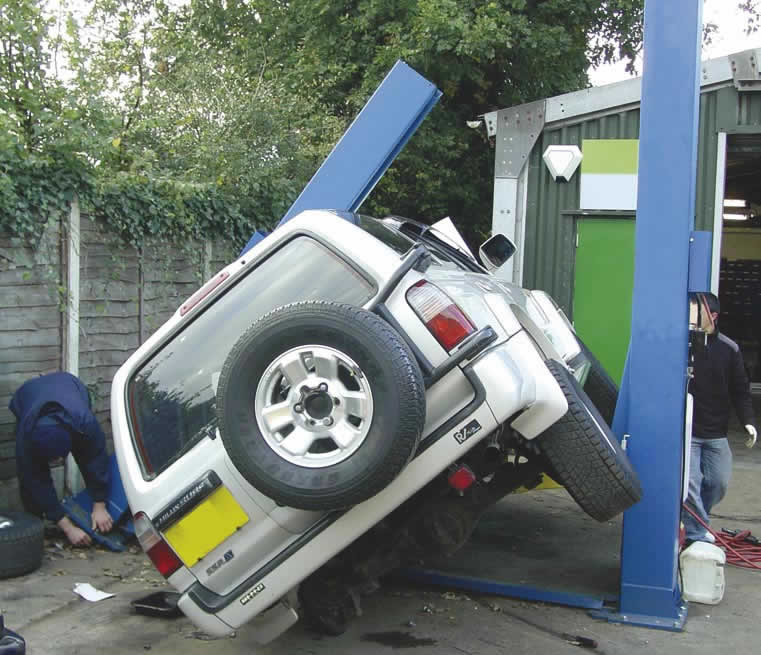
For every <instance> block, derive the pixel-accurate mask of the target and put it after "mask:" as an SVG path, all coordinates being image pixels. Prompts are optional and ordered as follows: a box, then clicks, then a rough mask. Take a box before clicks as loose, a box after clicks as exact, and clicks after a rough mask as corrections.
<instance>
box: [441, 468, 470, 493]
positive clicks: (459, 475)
mask: <svg viewBox="0 0 761 655" xmlns="http://www.w3.org/2000/svg"><path fill="white" fill-rule="evenodd" d="M447 481H448V482H449V486H450V487H452V489H457V491H465V490H466V489H467V488H468V487H470V486H471V485H472V484H473V483H474V482H475V481H476V474H475V473H473V471H471V470H470V469H469V468H468V467H467V466H465V464H463V465H462V466H459V467H458V468H456V469H455V470H454V471H453V472H452V473H450V474H449V477H448V478H447Z"/></svg>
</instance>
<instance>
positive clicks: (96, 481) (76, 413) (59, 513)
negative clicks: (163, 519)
mask: <svg viewBox="0 0 761 655" xmlns="http://www.w3.org/2000/svg"><path fill="white" fill-rule="evenodd" d="M9 408H10V410H11V411H12V412H13V414H14V415H15V416H16V420H17V423H16V471H17V473H18V481H19V490H20V492H21V501H22V503H23V504H24V508H25V509H26V511H27V512H29V513H30V514H35V515H37V516H39V517H45V518H47V519H48V520H50V521H53V522H55V523H56V524H57V525H58V527H60V528H61V530H63V532H64V534H65V535H66V537H67V538H68V540H69V541H70V542H71V543H72V544H73V545H74V546H88V545H90V543H91V539H90V536H89V535H88V534H87V533H86V532H85V531H84V530H81V529H80V528H78V527H77V526H76V525H74V523H72V521H71V520H70V519H69V518H68V517H67V516H66V515H65V513H64V509H63V506H62V505H61V502H60V501H59V500H58V496H57V494H56V491H55V487H54V486H53V478H52V477H51V475H50V464H51V463H52V462H55V461H56V460H58V459H59V458H61V457H65V456H66V455H68V454H69V453H71V454H72V455H73V456H74V459H75V460H76V462H77V465H78V466H79V469H80V471H81V472H82V477H83V478H84V480H85V484H86V485H87V489H88V491H89V492H90V495H91V496H92V499H93V511H92V528H93V530H98V531H99V532H109V531H110V530H111V528H112V527H113V521H112V519H111V516H110V515H109V513H108V511H107V510H106V504H105V502H104V501H105V499H106V494H107V491H108V482H109V473H108V455H107V453H106V438H105V435H104V434H103V430H102V429H101V427H100V425H99V424H98V420H97V419H96V418H95V415H94V414H93V413H92V410H91V409H90V397H89V395H88V393H87V388H86V387H85V385H84V384H82V381H81V380H79V379H78V378H76V377H75V376H73V375H71V374H70V373H64V372H57V373H50V374H48V375H43V376H40V377H37V378H33V379H31V380H28V381H27V382H25V383H24V384H23V385H21V387H19V389H18V390H17V391H16V393H14V394H13V397H12V398H11V402H10V405H9Z"/></svg>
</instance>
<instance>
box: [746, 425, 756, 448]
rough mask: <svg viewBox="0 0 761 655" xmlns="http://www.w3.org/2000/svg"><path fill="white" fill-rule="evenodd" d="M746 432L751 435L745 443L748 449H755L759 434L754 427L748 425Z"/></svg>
mask: <svg viewBox="0 0 761 655" xmlns="http://www.w3.org/2000/svg"><path fill="white" fill-rule="evenodd" d="M745 431H746V432H747V433H748V434H749V435H750V436H749V437H748V440H747V441H746V442H745V447H746V448H753V446H755V445H756V438H757V437H758V433H757V432H756V428H754V427H753V426H752V425H746V426H745Z"/></svg>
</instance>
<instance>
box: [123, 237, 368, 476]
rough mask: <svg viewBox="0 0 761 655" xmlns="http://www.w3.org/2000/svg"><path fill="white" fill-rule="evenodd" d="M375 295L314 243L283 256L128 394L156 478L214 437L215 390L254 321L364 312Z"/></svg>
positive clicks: (246, 282)
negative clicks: (319, 307)
mask: <svg viewBox="0 0 761 655" xmlns="http://www.w3.org/2000/svg"><path fill="white" fill-rule="evenodd" d="M374 293H375V288H374V286H373V284H372V283H370V282H369V281H368V280H367V279H366V278H364V277H363V276H362V275H360V273H359V272H358V271H356V270H355V269H354V268H353V267H352V266H351V265H350V264H349V263H347V262H346V261H344V260H343V259H341V258H340V257H339V256H338V255H336V254H335V253H334V252H333V251H331V250H330V249H329V248H327V247H326V246H324V245H322V244H321V243H319V242H318V241H316V240H314V239H312V238H309V237H305V236H302V237H297V238H296V239H293V240H292V241H290V242H288V243H287V244H285V245H284V246H283V247H281V248H280V249H278V250H277V251H276V252H274V253H273V254H272V255H270V256H269V257H268V258H267V259H265V260H264V261H263V262H262V263H261V264H259V265H258V266H257V267H256V268H254V269H253V270H252V271H251V272H250V273H248V274H247V275H246V276H245V277H244V278H243V279H242V280H241V281H240V282H238V283H237V284H235V286H233V287H231V288H230V289H229V290H228V291H227V292H226V293H225V294H224V295H223V296H222V297H221V298H218V299H217V300H216V301H215V302H214V303H213V304H212V305H211V306H210V307H209V308H207V309H206V310H205V311H204V312H202V313H201V314H200V315H199V316H198V317H197V318H196V319H195V320H194V321H193V322H192V323H190V324H189V325H187V326H186V327H185V328H184V330H183V331H182V332H180V333H179V334H177V335H176V336H175V337H174V338H173V339H172V340H171V341H170V342H169V343H168V344H167V345H166V346H165V347H163V348H162V349H161V350H160V351H159V352H158V353H156V355H154V356H153V357H152V358H151V359H150V360H149V361H148V362H147V363H146V364H144V365H143V366H142V367H141V368H140V369H139V370H138V371H137V372H136V373H135V375H134V376H133V377H132V379H131V380H130V383H129V386H128V401H129V404H130V416H131V419H132V433H133V436H134V438H135V439H136V441H137V443H136V446H137V448H136V452H137V453H138V454H139V455H140V456H141V458H142V460H143V467H144V472H145V474H146V477H149V478H150V477H153V476H155V475H157V474H158V473H160V472H161V471H162V470H164V469H165V468H167V467H168V466H169V465H170V464H171V463H172V462H173V461H175V460H176V459H177V458H178V457H180V456H181V455H182V454H183V453H184V452H186V451H187V450H189V449H190V448H191V447H192V446H193V445H194V444H196V443H197V442H198V441H200V440H201V439H202V438H203V437H204V436H207V435H208V436H213V434H214V430H215V429H216V407H215V401H216V386H217V381H218V378H219V373H220V371H221V370H222V365H223V364H224V361H225V359H226V357H227V355H228V353H229V352H230V350H231V349H232V347H233V346H234V344H235V343H236V341H237V340H238V338H239V337H240V336H241V335H242V334H243V333H244V332H245V331H246V330H247V329H248V328H249V327H250V326H251V325H253V324H254V323H255V322H256V321H257V319H259V318H261V317H262V316H264V315H265V314H267V313H268V312H270V311H272V310H273V309H276V308H277V307H280V306H282V305H287V304H290V303H294V302H300V301H308V300H324V301H331V302H340V303H348V304H351V305H356V306H361V305H363V304H365V303H366V302H367V301H368V300H369V299H370V298H371V297H372V296H373V294H374Z"/></svg>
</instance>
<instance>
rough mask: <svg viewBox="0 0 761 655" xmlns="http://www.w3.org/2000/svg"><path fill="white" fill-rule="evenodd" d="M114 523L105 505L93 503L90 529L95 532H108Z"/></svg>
mask: <svg viewBox="0 0 761 655" xmlns="http://www.w3.org/2000/svg"><path fill="white" fill-rule="evenodd" d="M113 527H114V521H113V519H112V518H111V515H110V514H109V513H108V510H107V509H106V503H95V504H94V505H93V506H92V529H93V530H94V531H97V532H110V531H111V528H113Z"/></svg>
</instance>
